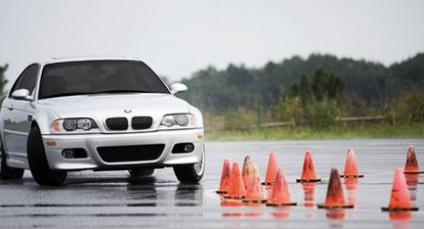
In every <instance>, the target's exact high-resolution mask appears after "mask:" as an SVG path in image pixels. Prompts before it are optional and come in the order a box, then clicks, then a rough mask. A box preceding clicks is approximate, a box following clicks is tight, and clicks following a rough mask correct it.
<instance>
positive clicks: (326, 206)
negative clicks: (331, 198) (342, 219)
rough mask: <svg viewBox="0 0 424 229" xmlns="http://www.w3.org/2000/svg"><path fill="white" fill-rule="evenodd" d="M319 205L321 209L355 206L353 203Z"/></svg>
mask: <svg viewBox="0 0 424 229" xmlns="http://www.w3.org/2000/svg"><path fill="white" fill-rule="evenodd" d="M317 207H318V208H320V209H339V208H353V207H354V206H353V204H346V205H326V204H317Z"/></svg>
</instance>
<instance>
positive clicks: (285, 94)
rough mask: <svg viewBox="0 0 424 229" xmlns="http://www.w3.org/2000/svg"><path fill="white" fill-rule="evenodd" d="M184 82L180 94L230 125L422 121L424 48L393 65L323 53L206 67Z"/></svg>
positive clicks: (212, 121) (212, 116)
mask: <svg viewBox="0 0 424 229" xmlns="http://www.w3.org/2000/svg"><path fill="white" fill-rule="evenodd" d="M183 83H185V84H187V85H188V87H189V91H188V92H186V93H184V94H182V95H181V97H182V98H184V99H186V100H188V101H189V102H190V103H192V104H193V105H195V106H197V107H199V108H200V109H201V110H202V111H203V112H204V113H205V114H206V116H207V118H208V117H209V118H211V119H219V117H221V116H222V117H223V118H221V119H219V120H221V123H222V122H224V123H228V125H225V124H224V126H223V128H229V129H240V128H243V127H245V126H246V124H247V123H249V124H258V123H262V122H270V121H287V120H294V121H295V122H296V124H297V125H312V126H314V127H317V128H322V127H325V126H331V125H332V124H334V120H335V117H340V116H367V115H376V114H383V115H386V116H388V117H389V118H390V120H391V122H394V123H395V122H416V121H420V122H421V121H424V120H423V119H424V111H423V109H424V105H423V101H424V100H423V95H424V93H423V88H424V53H419V54H417V55H415V56H414V57H411V58H409V59H407V60H404V61H402V62H399V63H396V64H392V65H390V66H384V65H383V64H380V63H376V62H370V61H365V60H354V59H350V58H338V57H336V56H332V55H321V54H313V55H310V56H309V57H308V58H306V59H304V58H301V57H298V56H295V57H292V58H290V59H284V60H282V61H281V62H278V63H276V62H269V63H267V64H266V65H265V66H263V67H261V68H248V67H246V66H244V65H239V66H237V65H234V64H230V65H228V67H227V68H226V69H223V70H219V69H216V68H215V67H213V66H209V67H207V68H205V69H201V70H199V71H197V72H195V73H194V74H192V76H191V77H190V78H186V79H183ZM211 123H212V125H213V126H212V127H214V126H217V125H220V124H219V123H218V121H217V120H211Z"/></svg>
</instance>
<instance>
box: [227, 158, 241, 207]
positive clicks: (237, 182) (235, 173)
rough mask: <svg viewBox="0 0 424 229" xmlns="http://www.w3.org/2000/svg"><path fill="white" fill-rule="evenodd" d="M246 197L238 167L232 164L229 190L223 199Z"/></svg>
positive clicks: (235, 163)
mask: <svg viewBox="0 0 424 229" xmlns="http://www.w3.org/2000/svg"><path fill="white" fill-rule="evenodd" d="M245 196H246V189H245V188H244V183H243V179H242V178H241V174H240V170H239V166H238V164H237V162H233V165H232V166H231V174H230V189H229V190H228V193H227V195H226V196H225V198H229V199H243V198H244V197H245Z"/></svg>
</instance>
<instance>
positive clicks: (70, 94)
mask: <svg viewBox="0 0 424 229" xmlns="http://www.w3.org/2000/svg"><path fill="white" fill-rule="evenodd" d="M84 94H85V93H82V92H66V93H58V94H53V95H50V96H47V97H44V98H43V99H48V98H54V97H62V96H73V95H84Z"/></svg>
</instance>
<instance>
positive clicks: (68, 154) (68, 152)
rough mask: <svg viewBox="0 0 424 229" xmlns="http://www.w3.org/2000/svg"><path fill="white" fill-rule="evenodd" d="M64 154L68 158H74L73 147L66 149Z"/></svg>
mask: <svg viewBox="0 0 424 229" xmlns="http://www.w3.org/2000/svg"><path fill="white" fill-rule="evenodd" d="M62 156H63V157H64V158H67V159H71V158H74V151H73V150H72V149H64V150H63V151H62Z"/></svg>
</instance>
